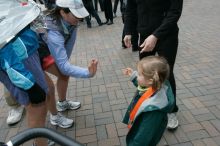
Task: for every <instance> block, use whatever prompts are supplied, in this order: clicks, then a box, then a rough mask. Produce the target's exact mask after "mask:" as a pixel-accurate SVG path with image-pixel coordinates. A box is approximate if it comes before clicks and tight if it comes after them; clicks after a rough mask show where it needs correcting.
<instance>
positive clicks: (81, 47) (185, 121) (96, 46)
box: [0, 0, 220, 146]
mask: <svg viewBox="0 0 220 146" xmlns="http://www.w3.org/2000/svg"><path fill="white" fill-rule="evenodd" d="M219 7H220V1H219V0H209V1H207V0H193V1H192V0H184V9H183V14H182V17H181V19H180V22H179V26H180V35H179V38H180V44H179V51H178V55H177V60H176V65H175V75H176V83H177V103H178V105H179V108H180V111H179V113H178V118H179V122H180V127H179V128H178V129H177V130H176V131H175V132H169V131H166V132H165V134H164V136H163V138H162V139H161V142H160V143H159V145H160V146H163V145H171V146H191V145H195V146H203V145H207V146H215V145H220V120H219V118H220V65H219V64H220V61H219V59H218V58H219V55H220V49H219V46H220V43H219V40H218V39H219V38H220V25H219V24H220V19H219V14H220V9H219ZM99 14H100V15H101V18H102V20H103V21H104V16H103V13H102V12H100V13H99ZM118 15H120V13H119V12H118ZM92 22H93V26H94V27H93V28H92V29H87V28H86V25H85V22H84V23H81V24H80V27H79V32H78V39H77V43H76V46H75V51H74V53H73V55H72V57H71V58H72V59H71V61H72V63H73V64H77V65H79V66H87V62H88V60H90V59H91V58H93V57H96V58H98V59H99V68H98V72H97V75H96V76H95V77H94V78H92V79H73V78H72V79H71V81H70V84H69V87H68V98H70V99H74V100H78V101H81V103H82V107H81V108H80V109H79V110H77V111H68V112H64V114H65V115H67V116H68V117H70V118H73V119H74V121H75V125H74V126H73V127H72V128H70V129H61V128H58V127H54V126H51V125H50V124H49V122H48V124H47V125H48V127H50V128H53V129H56V130H58V131H59V132H61V133H63V134H65V135H67V136H70V137H72V138H74V139H76V140H77V141H79V142H81V143H83V144H85V145H87V146H108V145H109V146H113V145H121V146H124V145H125V135H126V132H127V128H126V126H125V125H123V124H122V123H121V119H122V117H123V115H124V113H125V110H126V107H127V106H128V103H129V101H130V100H131V98H132V95H133V93H134V91H135V88H134V87H133V86H132V85H131V84H130V83H129V79H128V78H127V77H125V76H123V75H122V72H121V69H122V68H125V67H127V66H130V67H133V68H135V65H136V61H137V60H138V54H137V53H136V52H135V53H133V52H131V50H130V49H129V50H123V49H121V47H120V46H121V43H120V39H121V31H122V24H121V17H117V18H116V19H115V20H114V23H115V24H114V25H111V26H107V25H104V26H102V27H98V26H97V24H96V22H95V20H94V19H92ZM0 95H2V85H0ZM0 108H1V113H0V117H1V118H0V140H1V141H7V140H8V139H10V137H11V136H13V135H15V134H16V133H17V132H19V131H22V130H24V129H25V125H26V122H25V120H24V119H23V120H22V122H20V123H18V124H17V125H14V126H11V127H9V126H8V125H7V124H6V122H5V121H6V117H7V112H8V110H9V108H8V107H7V105H5V101H4V99H3V98H0ZM24 117H25V115H24ZM24 145H27V146H29V145H31V142H27V143H26V144H24Z"/></svg>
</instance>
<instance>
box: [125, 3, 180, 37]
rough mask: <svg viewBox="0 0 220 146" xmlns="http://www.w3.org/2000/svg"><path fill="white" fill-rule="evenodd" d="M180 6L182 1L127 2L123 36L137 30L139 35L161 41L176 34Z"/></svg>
mask: <svg viewBox="0 0 220 146" xmlns="http://www.w3.org/2000/svg"><path fill="white" fill-rule="evenodd" d="M182 5H183V0H127V7H126V12H125V34H131V32H134V29H137V31H138V32H139V33H140V34H143V35H151V34H154V35H155V36H156V37H157V38H158V39H161V38H163V37H165V36H167V35H168V34H170V33H175V32H178V26H177V21H178V20H179V18H180V16H181V13H182Z"/></svg>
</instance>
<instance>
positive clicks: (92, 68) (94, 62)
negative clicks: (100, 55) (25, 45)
mask: <svg viewBox="0 0 220 146" xmlns="http://www.w3.org/2000/svg"><path fill="white" fill-rule="evenodd" d="M97 65H98V60H97V59H92V60H91V61H90V62H89V66H88V70H89V73H90V77H93V76H94V75H95V74H96V71H97Z"/></svg>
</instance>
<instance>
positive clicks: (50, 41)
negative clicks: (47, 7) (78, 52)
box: [43, 18, 90, 78]
mask: <svg viewBox="0 0 220 146" xmlns="http://www.w3.org/2000/svg"><path fill="white" fill-rule="evenodd" d="M62 24H64V25H65V26H66V29H67V30H68V32H66V31H65V32H64V31H63V30H61V29H60V28H62V26H56V25H58V24H56V25H55V23H52V22H51V19H49V18H48V21H47V27H48V34H47V36H44V37H43V40H44V41H45V42H46V43H47V45H48V48H49V50H50V53H51V55H52V56H53V57H54V59H55V62H56V65H57V66H58V68H59V70H60V72H61V73H62V74H64V75H66V76H71V77H76V78H88V77H90V73H89V70H88V68H82V67H79V66H75V65H73V64H71V63H70V62H69V58H70V56H71V53H72V50H73V47H74V44H75V40H76V33H77V28H75V27H73V26H70V25H68V24H67V23H66V22H65V21H63V23H62ZM66 29H65V30H66ZM66 33H69V37H68V39H67V40H66Z"/></svg>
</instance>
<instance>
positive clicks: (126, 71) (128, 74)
mask: <svg viewBox="0 0 220 146" xmlns="http://www.w3.org/2000/svg"><path fill="white" fill-rule="evenodd" d="M122 72H123V74H124V75H127V76H131V75H132V73H133V69H131V68H129V67H128V68H125V69H123V70H122Z"/></svg>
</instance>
